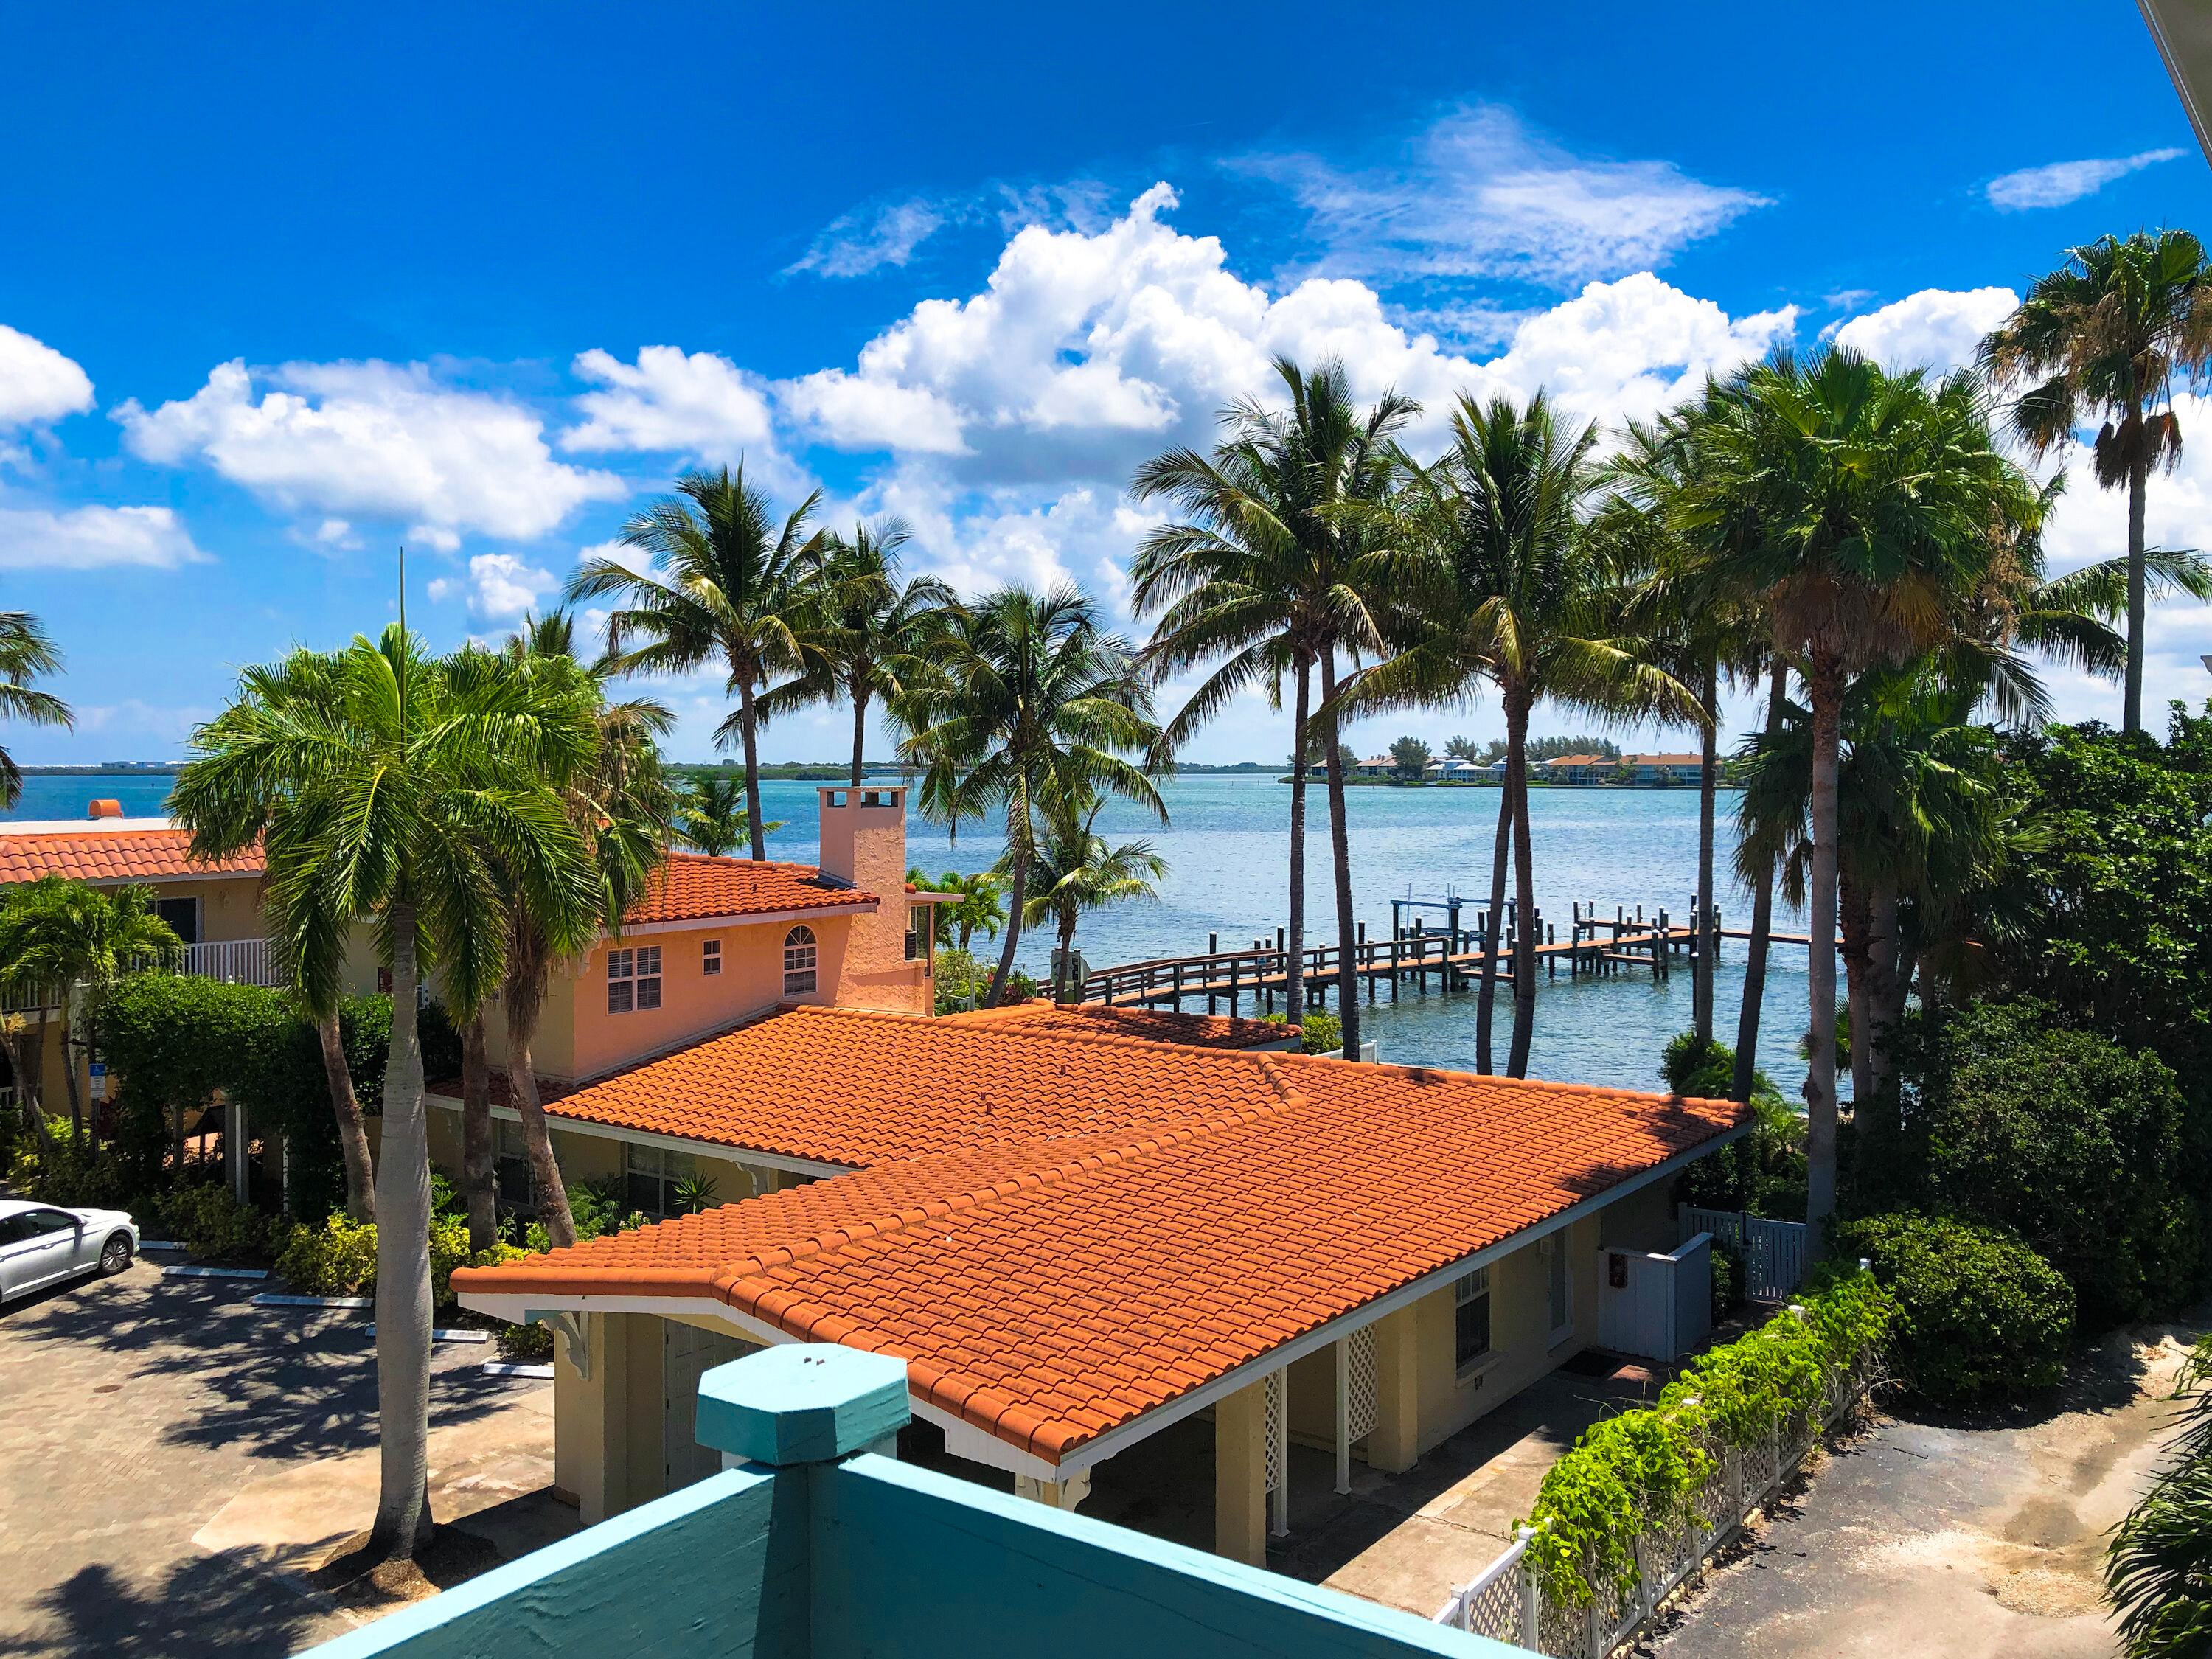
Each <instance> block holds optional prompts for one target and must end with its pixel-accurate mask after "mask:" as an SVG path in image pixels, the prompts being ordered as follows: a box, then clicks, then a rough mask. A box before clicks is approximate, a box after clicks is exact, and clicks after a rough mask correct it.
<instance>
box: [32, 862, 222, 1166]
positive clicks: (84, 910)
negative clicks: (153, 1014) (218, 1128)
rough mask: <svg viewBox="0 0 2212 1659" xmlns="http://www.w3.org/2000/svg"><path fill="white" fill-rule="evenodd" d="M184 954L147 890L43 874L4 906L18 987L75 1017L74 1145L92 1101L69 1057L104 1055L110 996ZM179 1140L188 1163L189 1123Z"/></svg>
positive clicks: (65, 1071) (70, 1040) (67, 1038)
mask: <svg viewBox="0 0 2212 1659" xmlns="http://www.w3.org/2000/svg"><path fill="white" fill-rule="evenodd" d="M184 948H185V947H184V941H183V940H182V939H179V938H178V937H177V935H176V933H174V932H173V930H172V929H171V928H170V927H169V924H168V923H167V922H166V921H162V920H161V917H160V915H157V914H156V913H155V909H154V895H153V890H152V889H150V888H147V887H137V886H132V887H94V886H90V885H88V884H86V883H84V882H81V881H71V880H70V879H68V878H66V877H64V876H42V877H40V878H39V879H38V880H36V881H33V882H28V883H26V884H24V885H23V886H21V887H19V888H17V889H16V890H15V891H14V892H12V893H11V894H9V902H8V903H7V905H6V907H5V908H0V963H5V964H6V968H5V976H6V978H7V980H8V981H9V984H10V986H11V987H20V988H21V989H22V990H25V991H29V990H31V989H32V988H33V987H46V994H47V995H58V996H59V997H60V998H61V999H62V1006H63V1007H64V1010H65V1011H67V1012H65V1014H64V1021H65V1024H64V1037H63V1066H62V1075H63V1076H64V1079H67V1082H68V1085H69V1103H70V1134H71V1136H72V1137H73V1138H74V1139H80V1140H81V1139H83V1137H84V1133H85V1113H84V1097H83V1092H82V1087H81V1085H79V1084H78V1082H77V1061H76V1056H75V1055H73V1054H70V1052H69V1051H70V1049H72V1048H74V1049H76V1050H77V1051H78V1052H79V1053H81V1054H87V1055H89V1054H96V1053H97V1052H98V1051H99V1048H100V1030H99V1026H100V1004H101V1002H102V1001H103V1000H104V999H105V998H106V994H107V992H108V991H109V990H111V989H112V987H114V985H115V984H116V982H117V981H118V980H120V979H121V978H122V977H123V976H124V975H125V974H128V973H131V972H135V971H137V970H138V969H144V968H149V967H161V966H166V965H169V964H172V963H174V962H175V961H176V959H177V958H178V957H179V956H180V955H181V954H182V953H183V951H184ZM40 1000H42V1001H43V1000H44V998H43V997H41V999H40ZM40 1021H41V1024H43V1022H44V1011H43V1009H42V1010H41V1012H40ZM72 1028H73V1029H72ZM176 1138H177V1142H178V1158H179V1161H180V1162H181V1161H182V1158H183V1139H184V1128H183V1124H182V1121H181V1120H180V1121H179V1124H178V1127H177V1137H176Z"/></svg>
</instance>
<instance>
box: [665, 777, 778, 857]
mask: <svg viewBox="0 0 2212 1659" xmlns="http://www.w3.org/2000/svg"><path fill="white" fill-rule="evenodd" d="M674 823H675V829H676V834H677V836H678V838H679V839H680V840H681V841H682V842H684V845H685V846H686V847H689V848H691V849H692V851H694V852H696V853H704V854H707V856H708V857H709V858H716V859H719V858H727V857H728V856H729V855H730V854H732V852H734V851H736V849H737V848H739V847H741V846H743V845H744V843H745V842H746V840H747V839H748V838H749V837H750V835H751V833H752V815H751V814H750V812H748V811H746V810H745V781H744V779H743V778H742V777H732V776H730V775H727V774H726V773H723V772H719V771H717V772H695V773H692V774H691V775H690V776H689V777H688V778H686V779H685V780H684V782H683V783H682V785H681V786H680V787H679V788H678V793H677V797H676V817H675V820H674ZM782 828H783V820H782V819H781V818H772V819H770V820H769V822H768V823H764V824H763V825H761V834H762V835H763V836H767V835H771V834H773V833H774V832H775V831H776V830H778V829H782Z"/></svg>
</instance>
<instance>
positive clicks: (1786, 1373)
mask: <svg viewBox="0 0 2212 1659" xmlns="http://www.w3.org/2000/svg"><path fill="white" fill-rule="evenodd" d="M1802 1307H1803V1310H1804V1311H1803V1316H1802V1318H1801V1317H1800V1316H1798V1315H1797V1314H1796V1313H1790V1312H1785V1313H1782V1314H1778V1315H1777V1316H1775V1317H1774V1318H1772V1319H1771V1320H1769V1321H1768V1322H1766V1323H1765V1324H1764V1325H1762V1326H1760V1327H1759V1328H1758V1329H1757V1330H1755V1331H1753V1332H1750V1333H1749V1334H1747V1335H1745V1336H1742V1337H1740V1338H1738V1339H1737V1340H1735V1341H1734V1342H1729V1343H1725V1344H1723V1346H1719V1347H1717V1348H1714V1349H1712V1350H1711V1351H1710V1352H1706V1353H1704V1354H1701V1355H1699V1357H1698V1358H1696V1359H1694V1360H1692V1362H1691V1363H1690V1364H1689V1366H1688V1367H1687V1368H1686V1370H1684V1371H1683V1373H1682V1375H1681V1376H1679V1377H1678V1378H1676V1379H1675V1380H1674V1382H1673V1383H1669V1384H1668V1386H1667V1388H1666V1389H1665V1390H1664V1391H1663V1392H1662V1394H1661V1395H1660V1396H1659V1403H1658V1404H1657V1405H1656V1407H1650V1408H1647V1409H1639V1410H1637V1411H1630V1412H1623V1413H1620V1415H1619V1416H1617V1417H1609V1418H1607V1419H1605V1420H1604V1421H1603V1422H1601V1423H1597V1424H1594V1425H1591V1427H1590V1428H1589V1430H1587V1431H1585V1432H1584V1433H1583V1437H1582V1438H1581V1439H1580V1440H1578V1441H1577V1442H1576V1443H1575V1449H1573V1450H1572V1451H1571V1452H1569V1453H1568V1454H1567V1455H1565V1457H1562V1458H1561V1459H1560V1460H1559V1462H1557V1463H1555V1464H1553V1466H1552V1468H1551V1472H1550V1473H1549V1474H1547V1475H1546V1476H1545V1477H1544V1484H1543V1485H1542V1486H1541V1487H1540V1488H1539V1489H1538V1491H1537V1493H1536V1503H1535V1506H1534V1511H1533V1512H1532V1514H1531V1515H1530V1516H1529V1517H1528V1520H1526V1521H1524V1522H1522V1523H1521V1524H1522V1525H1523V1526H1527V1527H1531V1528H1534V1529H1535V1536H1534V1538H1533V1539H1532V1540H1531V1541H1530V1542H1529V1546H1528V1560H1529V1562H1530V1564H1531V1565H1532V1566H1533V1567H1534V1571H1535V1575H1536V1579H1537V1582H1538V1583H1540V1584H1541V1585H1542V1586H1543V1588H1544V1591H1545V1594H1546V1595H1547V1597H1548V1598H1549V1599H1550V1600H1551V1601H1552V1602H1553V1605H1554V1606H1557V1607H1587V1606H1589V1603H1590V1602H1591V1601H1593V1600H1594V1599H1595V1595H1596V1592H1597V1589H1598V1588H1599V1587H1600V1586H1611V1587H1613V1589H1616V1590H1618V1591H1620V1593H1622V1594H1624V1595H1626V1594H1630V1593H1632V1592H1633V1591H1634V1589H1635V1588H1636V1583H1637V1561H1636V1541H1637V1539H1638V1537H1639V1536H1640V1535H1643V1534H1650V1533H1665V1532H1668V1531H1671V1530H1673V1529H1674V1528H1679V1527H1682V1526H1685V1525H1698V1526H1710V1525H1711V1524H1712V1522H1713V1519H1714V1517H1712V1516H1707V1515H1704V1514H1701V1513H1700V1512H1699V1509H1698V1503H1699V1498H1700V1497H1701V1496H1702V1494H1703V1493H1704V1492H1705V1486H1706V1484H1707V1482H1708V1481H1709V1480H1711V1476H1712V1474H1713V1470H1714V1468H1715V1467H1716V1465H1717V1460H1718V1459H1719V1458H1720V1457H1721V1456H1722V1455H1723V1453H1724V1452H1725V1451H1726V1450H1729V1449H1736V1450H1742V1449H1748V1448H1750V1447H1753V1446H1756V1445H1758V1444H1759V1443H1762V1442H1763V1441H1765V1440H1766V1439H1767V1438H1768V1437H1771V1436H1772V1435H1773V1434H1774V1433H1775V1432H1776V1431H1778V1430H1779V1429H1782V1428H1783V1427H1784V1426H1785V1425H1790V1424H1792V1423H1803V1422H1806V1421H1808V1420H1814V1421H1817V1420H1818V1418H1817V1413H1819V1412H1820V1410H1821V1409H1822V1407H1823V1406H1824V1404H1825V1402H1826V1398H1827V1392H1828V1389H1829V1386H1830V1384H1831V1383H1832V1382H1834V1381H1835V1380H1836V1379H1837V1378H1838V1377H1839V1376H1844V1375H1845V1374H1848V1373H1850V1372H1852V1371H1854V1370H1858V1369H1861V1368H1863V1366H1864V1364H1866V1361H1867V1359H1868V1357H1869V1355H1870V1353H1871V1352H1873V1351H1874V1350H1875V1348H1877V1347H1878V1346H1880V1344H1881V1340H1882V1337H1883V1335H1884V1334H1885V1333H1886V1332H1887V1329H1888V1326H1889V1321H1890V1316H1891V1313H1892V1311H1893V1304H1891V1301H1890V1298H1889V1297H1888V1295H1887V1293H1886V1292H1885V1291H1882V1289H1881V1287H1880V1286H1879V1285H1876V1284H1875V1282H1874V1278H1873V1275H1872V1274H1870V1273H1859V1272H1853V1273H1838V1274H1836V1275H1833V1276H1832V1277H1831V1278H1830V1279H1828V1281H1827V1282H1826V1285H1825V1287H1824V1288H1822V1289H1820V1291H1817V1292H1816V1293H1814V1294H1813V1295H1811V1296H1809V1297H1807V1298H1806V1300H1805V1301H1804V1303H1803V1304H1802Z"/></svg>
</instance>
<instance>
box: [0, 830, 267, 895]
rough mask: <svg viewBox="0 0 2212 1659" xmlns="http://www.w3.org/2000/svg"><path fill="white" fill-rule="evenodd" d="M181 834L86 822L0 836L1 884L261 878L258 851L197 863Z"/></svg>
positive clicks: (187, 835) (187, 841) (184, 836)
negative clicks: (52, 879)
mask: <svg viewBox="0 0 2212 1659" xmlns="http://www.w3.org/2000/svg"><path fill="white" fill-rule="evenodd" d="M191 844H192V838H191V836H190V835H189V834H188V833H186V832H185V830H182V829H115V828H113V827H112V826H111V825H108V824H95V823H90V822H88V823H87V825H86V827H85V828H84V829H81V830H60V831H56V832H53V833H51V834H49V833H46V832H40V833H39V834H36V835H8V834H4V833H0V884H12V883H15V882H19V881H36V880H37V879H38V878H40V876H67V877H69V878H70V879H71V880H73V881H160V880H162V879H164V878H176V877H180V876H258V875H259V874H260V873H261V868H262V860H261V854H260V851H259V849H258V848H256V849H255V850H254V851H252V852H250V853H241V854H238V855H237V856H236V857H234V858H228V859H217V860H214V861H212V862H210V863H206V864H202V863H198V862H196V861H195V860H192V859H191V858H190V857H188V856H187V854H188V853H189V852H190V849H191Z"/></svg>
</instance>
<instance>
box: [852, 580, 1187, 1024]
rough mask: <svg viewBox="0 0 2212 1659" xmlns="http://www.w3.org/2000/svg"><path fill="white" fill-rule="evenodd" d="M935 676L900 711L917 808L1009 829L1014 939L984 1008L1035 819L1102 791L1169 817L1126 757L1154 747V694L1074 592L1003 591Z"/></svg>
mask: <svg viewBox="0 0 2212 1659" xmlns="http://www.w3.org/2000/svg"><path fill="white" fill-rule="evenodd" d="M942 657H943V660H942V661H941V662H940V663H939V669H938V672H937V673H935V674H933V675H932V676H930V677H929V678H927V680H924V681H923V682H921V684H918V685H915V686H910V687H909V688H908V690H907V692H906V694H905V696H902V698H901V699H900V703H899V707H898V708H897V709H896V711H895V714H896V718H897V720H898V721H899V724H900V725H901V726H903V727H904V728H905V730H906V731H907V732H909V733H910V734H911V735H909V736H908V738H906V740H905V741H904V742H903V743H902V744H900V755H901V757H902V758H904V759H908V760H911V761H913V762H915V763H916V764H918V765H919V766H920V767H921V769H922V780H921V808H922V811H924V812H925V813H926V814H927V815H928V816H929V817H933V818H935V819H937V820H938V821H939V822H940V823H946V824H950V825H952V826H954V827H955V828H956V829H957V826H958V825H959V823H961V821H962V820H963V819H967V818H975V817H983V816H984V815H985V814H987V813H990V812H994V811H995V812H1001V813H1003V814H1004V815H1005V819H1006V872H1007V907H1006V908H1007V913H1008V921H1007V924H1006V941H1005V943H1004V944H1003V945H1001V946H1000V951H999V965H998V968H997V969H995V970H994V972H993V974H992V975H991V983H990V988H989V990H988V991H987V994H986V995H985V997H984V1006H986V1007H996V1006H998V1004H999V999H1000V994H1002V993H1003V991H1004V990H1005V988H1006V981H1007V977H1008V975H1011V974H1012V972H1013V966H1014V951H1015V948H1016V946H1017V945H1018V944H1019V943H1020V940H1021V932H1022V917H1023V914H1024V908H1025V907H1026V906H1027V904H1028V902H1029V879H1030V866H1031V865H1032V864H1033V863H1034V862H1035V860H1036V825H1037V823H1038V822H1039V821H1040V819H1042V820H1045V821H1049V820H1050V818H1051V816H1052V815H1053V814H1054V813H1055V812H1057V813H1060V814H1063V815H1065V814H1066V813H1068V812H1069V811H1073V809H1074V807H1075V805H1076V804H1078V803H1079V802H1085V801H1090V800H1093V799H1097V798H1098V797H1100V796H1103V795H1112V796H1117V797H1119V798H1121V799H1124V800H1132V801H1135V802H1136V803H1138V804H1139V805H1141V806H1143V807H1144V808H1145V809H1146V811H1150V812H1152V813H1153V814H1154V815H1155V816H1156V817H1158V818H1159V819H1160V821H1161V822H1162V823H1165V822H1166V821H1167V808H1166V807H1165V806H1164V805H1163V804H1162V802H1161V800H1160V797H1159V792H1158V790H1157V789H1155V788H1154V787H1152V780H1151V779H1150V778H1148V777H1146V775H1145V774H1144V773H1143V772H1142V771H1141V770H1139V769H1138V768H1137V767H1135V766H1134V765H1133V764H1131V763H1129V762H1128V761H1127V760H1126V759H1124V758H1123V756H1124V755H1125V754H1127V753H1131V752H1142V751H1143V750H1146V748H1147V747H1148V746H1150V745H1151V744H1153V743H1154V742H1156V741H1157V739H1158V736H1159V730H1158V727H1157V726H1155V725H1154V724H1153V723H1152V697H1151V693H1150V691H1149V690H1148V689H1147V688H1146V684H1145V683H1144V682H1143V680H1142V679H1141V678H1139V674H1138V671H1137V668H1136V665H1135V663H1134V661H1133V659H1132V657H1131V655H1130V652H1129V648H1128V647H1127V644H1126V643H1125V642H1124V641H1122V640H1121V639H1120V638H1119V637H1118V636H1116V635H1111V634H1108V633H1105V632H1103V630H1102V629H1100V628H1099V625H1098V613H1097V607H1096V606H1095V605H1092V603H1091V600H1090V599H1086V598H1085V596H1084V595H1083V594H1081V593H1080V592H1077V591H1076V590H1075V589H1074V588H1073V587H1063V588H1059V589H1056V590H1054V592H1048V593H1042V594H1040V593H1033V592H1030V591H1029V590H1027V589H1025V588H1021V587H1002V588H1000V589H998V590H997V591H996V592H992V593H989V594H987V595H986V596H985V597H984V598H983V599H981V600H980V601H979V602H977V603H976V604H975V605H972V606H970V607H969V608H968V609H966V610H965V611H962V612H961V613H960V614H959V615H958V616H957V617H954V618H953V624H952V628H951V632H950V633H949V634H948V635H947V636H946V638H945V642H944V644H943V647H942Z"/></svg>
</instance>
